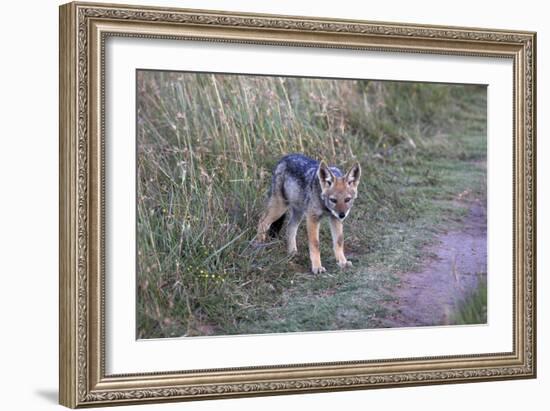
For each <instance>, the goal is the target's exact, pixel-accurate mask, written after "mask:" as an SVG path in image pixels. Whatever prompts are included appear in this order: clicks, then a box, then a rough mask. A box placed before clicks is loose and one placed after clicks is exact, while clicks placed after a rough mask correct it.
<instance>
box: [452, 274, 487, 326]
mask: <svg viewBox="0 0 550 411" xmlns="http://www.w3.org/2000/svg"><path fill="white" fill-rule="evenodd" d="M483 278H484V277H483ZM486 323H487V280H485V279H482V280H480V281H479V284H478V286H477V288H476V289H475V290H474V291H473V292H472V293H471V294H470V295H468V296H467V297H466V298H465V299H464V300H463V301H462V302H461V303H460V304H459V306H458V308H457V309H456V311H455V313H454V314H453V315H452V318H451V324H460V325H466V324H486Z"/></svg>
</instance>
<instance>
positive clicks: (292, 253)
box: [287, 248, 298, 257]
mask: <svg viewBox="0 0 550 411" xmlns="http://www.w3.org/2000/svg"><path fill="white" fill-rule="evenodd" d="M287 251H288V256H289V257H294V256H295V255H296V254H298V249H297V248H289V249H288V250H287Z"/></svg>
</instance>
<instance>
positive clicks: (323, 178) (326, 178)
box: [317, 161, 334, 191]
mask: <svg viewBox="0 0 550 411" xmlns="http://www.w3.org/2000/svg"><path fill="white" fill-rule="evenodd" d="M317 177H318V178H319V183H320V184H321V190H323V191H325V190H326V189H327V188H329V187H330V186H331V185H332V184H333V183H334V175H333V174H332V171H330V168H328V167H327V165H326V163H325V162H324V161H321V163H320V164H319V170H317Z"/></svg>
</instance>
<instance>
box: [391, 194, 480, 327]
mask: <svg viewBox="0 0 550 411" xmlns="http://www.w3.org/2000/svg"><path fill="white" fill-rule="evenodd" d="M461 204H462V205H464V203H461ZM467 205H469V207H470V211H469V214H468V216H467V217H466V218H465V220H464V225H463V226H462V227H461V229H460V230H456V231H449V232H447V233H443V234H440V235H438V237H437V239H436V242H435V244H434V245H432V246H430V247H428V249H427V250H426V254H427V255H430V256H432V257H430V258H429V260H428V261H427V262H426V264H425V265H424V267H422V268H421V270H419V271H417V272H408V273H403V274H402V275H401V282H400V284H399V286H398V287H397V288H396V290H395V291H394V293H395V296H396V298H397V301H396V302H394V303H391V305H390V307H388V308H389V309H390V310H389V311H390V312H391V313H392V315H390V316H388V317H387V319H386V320H385V321H384V325H383V326H384V327H415V326H429V325H445V324H449V320H450V316H451V314H452V313H453V312H454V311H455V309H456V305H457V303H458V302H460V301H461V300H462V299H463V298H464V297H465V296H467V295H469V293H471V292H472V290H474V289H475V288H476V287H477V284H478V281H479V278H480V276H486V273H487V241H486V240H487V213H486V208H485V207H486V206H485V202H482V201H473V202H470V203H467Z"/></svg>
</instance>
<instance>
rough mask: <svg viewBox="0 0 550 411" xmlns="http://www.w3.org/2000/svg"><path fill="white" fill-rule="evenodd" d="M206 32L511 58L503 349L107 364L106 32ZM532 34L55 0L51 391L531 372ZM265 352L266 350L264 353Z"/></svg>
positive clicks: (93, 398) (106, 395)
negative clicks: (508, 277) (54, 364)
mask: <svg viewBox="0 0 550 411" xmlns="http://www.w3.org/2000/svg"><path fill="white" fill-rule="evenodd" d="M110 36H125V37H139V38H145V39H147V38H156V39H175V40H183V41H184V40H186V39H194V40H204V41H215V42H236V43H251V44H259V45H284V46H307V47H333V48H348V49H364V50H377V51H393V52H403V53H427V54H450V55H455V56H479V57H501V58H506V59H511V60H512V61H513V67H514V68H513V71H514V78H513V88H514V97H513V98H514V112H513V124H514V130H513V136H514V149H513V155H514V165H513V173H514V176H513V177H514V184H513V187H514V188H513V190H514V193H513V198H514V203H513V215H514V225H513V227H514V267H513V272H514V285H513V290H514V296H513V300H514V308H513V309H514V312H513V324H514V325H513V329H514V332H513V342H514V344H513V345H514V349H513V351H512V352H505V353H488V354H485V355H469V356H445V357H433V358H409V359H392V360H380V361H372V360H370V361H349V362H341V363H322V364H293V365H288V366H265V367H249V368H245V367H243V368H232V369H218V370H198V371H188V372H185V371H183V372H180V371H177V370H174V372H168V373H144V374H136V375H106V373H105V341H104V338H105V315H104V293H105V278H104V276H105V267H104V259H105V251H104V241H105V237H104V236H105V226H104V224H105V222H104V208H105V203H104V198H105V193H104V179H105V174H104V156H105V153H104V150H105V147H104V127H103V115H104V112H103V111H104V96H105V84H104V77H103V75H104V72H103V70H104V60H105V53H104V43H105V40H106V39H107V38H108V37H110ZM535 85H536V34H535V33H533V32H518V31H506V30H487V29H478V28H476V29H472V28H459V27H441V26H432V25H426V26H424V25H412V24H411V25H409V24H395V23H379V22H364V21H350V20H329V19H316V18H310V17H291V16H276V15H257V14H245V13H229V12H218V11H199V10H185V9H167V8H154V7H135V6H122V5H108V4H93V3H69V4H66V5H63V6H61V7H60V147H59V150H60V255H59V258H60V289H59V292H60V314H59V315H60V337H59V338H60V395H59V398H60V403H61V404H62V405H65V406H67V407H72V408H76V407H84V406H103V405H116V404H128V403H143V402H161V401H173V400H182V401H183V400H199V399H214V398H227V397H243V396H255V395H269V394H291V393H307V392H325V391H331V390H350V389H370V388H381V387H397V386H411V385H424V384H441V383H459V382H460V383H462V382H474V381H492V380H503V379H516V378H534V377H535V376H536V298H535V296H536V278H535V274H536V232H535V230H536V198H535V195H536V188H535V187H536V180H535V178H536V176H535V169H536V163H535V162H536V141H535V137H536V127H535V120H536V110H535V102H536V89H535ZM266 363H267V364H269V359H268V358H266Z"/></svg>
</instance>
